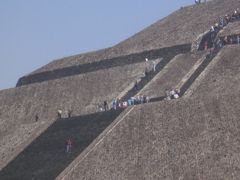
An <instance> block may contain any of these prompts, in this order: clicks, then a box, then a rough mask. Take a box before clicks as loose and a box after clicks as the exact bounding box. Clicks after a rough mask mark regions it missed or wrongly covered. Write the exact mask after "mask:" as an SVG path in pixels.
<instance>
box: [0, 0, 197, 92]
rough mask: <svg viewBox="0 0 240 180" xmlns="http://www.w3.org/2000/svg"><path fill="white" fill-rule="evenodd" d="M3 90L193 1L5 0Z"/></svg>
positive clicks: (0, 38)
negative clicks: (55, 62)
mask: <svg viewBox="0 0 240 180" xmlns="http://www.w3.org/2000/svg"><path fill="white" fill-rule="evenodd" d="M0 1H1V2H0V25H1V26H0V62H1V65H0V89H6V88H10V87H14V86H15V84H16V82H17V80H18V78H19V77H21V76H23V75H25V74H28V73H30V72H32V71H33V70H35V69H37V68H39V67H41V66H43V65H45V64H47V63H49V62H50V61H52V60H54V59H59V58H61V57H65V56H70V55H74V54H80V53H83V52H88V51H92V50H97V49H102V48H107V47H110V46H113V45H115V44H117V43H119V42H120V41H123V40H125V39H126V38H128V37H130V36H132V35H133V34H135V33H137V32H139V31H141V30H142V29H144V28H146V27H147V26H149V25H151V24H153V23H154V22H156V21H157V20H159V19H161V18H163V17H165V16H167V15H169V14H170V13H171V12H173V11H174V10H177V9H179V8H180V7H182V6H187V5H191V4H193V3H194V0H121V1H114V0H101V1H98V0H96V1H93V0H85V1H83V0H38V1H37V0H0Z"/></svg>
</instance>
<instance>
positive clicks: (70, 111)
mask: <svg viewBox="0 0 240 180" xmlns="http://www.w3.org/2000/svg"><path fill="white" fill-rule="evenodd" d="M67 114H68V118H70V117H72V110H70V109H69V110H68V112H67Z"/></svg>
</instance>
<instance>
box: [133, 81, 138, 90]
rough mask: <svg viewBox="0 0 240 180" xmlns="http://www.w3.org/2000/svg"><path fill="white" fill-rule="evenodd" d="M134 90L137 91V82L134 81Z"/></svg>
mask: <svg viewBox="0 0 240 180" xmlns="http://www.w3.org/2000/svg"><path fill="white" fill-rule="evenodd" d="M134 89H135V90H136V91H137V90H138V82H137V81H136V82H135V84H134Z"/></svg>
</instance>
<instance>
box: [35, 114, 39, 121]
mask: <svg viewBox="0 0 240 180" xmlns="http://www.w3.org/2000/svg"><path fill="white" fill-rule="evenodd" d="M38 119H39V116H38V114H36V115H35V121H36V122H38Z"/></svg>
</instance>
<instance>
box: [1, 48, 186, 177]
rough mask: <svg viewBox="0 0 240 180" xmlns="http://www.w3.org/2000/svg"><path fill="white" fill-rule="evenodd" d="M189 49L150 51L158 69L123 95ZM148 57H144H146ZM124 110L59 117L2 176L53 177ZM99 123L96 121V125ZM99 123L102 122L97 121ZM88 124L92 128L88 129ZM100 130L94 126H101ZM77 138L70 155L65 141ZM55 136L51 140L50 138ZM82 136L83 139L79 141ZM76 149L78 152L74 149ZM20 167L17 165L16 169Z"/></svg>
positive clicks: (131, 93)
mask: <svg viewBox="0 0 240 180" xmlns="http://www.w3.org/2000/svg"><path fill="white" fill-rule="evenodd" d="M189 51H190V45H188V46H184V47H181V48H179V49H178V48H176V47H174V48H173V50H172V51H168V52H165V51H164V54H162V53H161V56H160V57H159V54H158V53H155V54H154V53H152V54H151V53H150V54H148V56H145V57H148V58H149V59H154V58H163V59H162V60H161V61H160V62H159V63H158V64H157V65H156V71H155V72H150V73H148V75H147V76H145V77H142V78H141V80H140V82H139V83H138V90H136V89H134V88H132V89H131V90H130V91H128V92H127V94H126V95H125V96H124V97H123V98H122V99H123V100H127V99H128V98H130V97H131V96H134V95H135V94H137V93H138V92H139V91H140V90H141V89H142V88H143V87H144V86H145V85H146V84H147V83H148V82H150V81H151V80H152V78H154V76H155V75H156V74H157V73H158V72H160V71H161V70H162V69H163V68H164V67H165V65H166V64H167V63H168V62H169V61H170V60H171V59H172V58H173V57H174V56H175V55H176V54H179V53H185V52H189ZM144 60H145V59H144ZM122 111H123V109H120V110H117V111H109V112H103V113H96V114H90V115H85V116H79V117H75V118H70V119H62V120H57V121H56V122H55V123H53V124H52V125H51V126H50V127H49V128H48V129H47V130H46V131H45V132H43V133H42V134H41V135H40V136H39V137H38V138H36V139H35V140H34V141H33V142H32V143H31V144H30V145H29V146H28V147H27V148H25V149H24V150H23V151H22V152H21V153H20V154H19V155H18V156H17V157H16V158H15V159H14V160H13V161H11V162H10V163H9V164H8V165H7V166H6V167H5V168H3V169H2V171H1V172H0V177H1V179H19V178H20V179H53V178H55V177H56V176H57V175H58V174H59V173H60V172H61V171H62V170H63V169H65V168H66V167H67V166H68V165H69V164H70V163H71V162H72V160H73V159H75V158H76V157H77V156H78V155H79V154H80V153H81V152H82V151H83V150H84V149H85V148H86V147H87V146H88V145H89V144H90V143H91V142H92V141H93V140H94V139H95V138H96V137H97V136H98V135H99V134H100V133H101V132H102V131H103V130H104V129H105V128H106V127H107V126H108V125H109V124H111V122H112V121H114V120H115V119H116V117H117V116H119V114H120V113H121V112H122ZM85 123H86V125H84V124H85ZM95 123H97V124H95ZM98 123H100V124H98ZM89 127H91V128H93V129H89ZM98 127H99V129H98V130H96V129H94V128H98ZM69 137H71V138H72V139H74V141H75V142H76V143H75V146H74V150H73V152H72V154H71V155H70V156H68V157H67V158H64V156H66V154H65V152H64V143H65V141H66V139H67V138H69ZM51 138H52V139H51ZM79 138H81V139H82V140H80V139H79ZM75 150H76V151H75ZM17 167H18V168H17Z"/></svg>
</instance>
